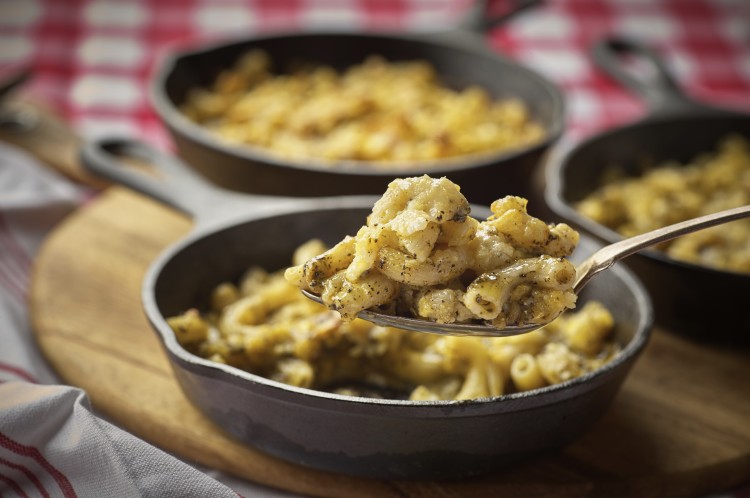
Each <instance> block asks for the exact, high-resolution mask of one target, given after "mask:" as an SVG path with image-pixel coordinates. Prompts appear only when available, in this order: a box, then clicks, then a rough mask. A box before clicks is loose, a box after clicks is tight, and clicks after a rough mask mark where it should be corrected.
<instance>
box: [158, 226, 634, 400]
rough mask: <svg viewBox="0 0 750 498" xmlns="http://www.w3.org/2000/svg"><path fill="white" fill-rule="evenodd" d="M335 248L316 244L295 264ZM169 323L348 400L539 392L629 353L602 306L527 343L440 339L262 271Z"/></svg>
mask: <svg viewBox="0 0 750 498" xmlns="http://www.w3.org/2000/svg"><path fill="white" fill-rule="evenodd" d="M325 250H326V248H325V246H323V244H322V243H321V242H320V241H317V240H312V241H310V242H308V243H306V244H304V245H302V246H301V247H300V248H299V249H298V250H297V252H296V254H295V256H294V261H293V263H295V264H300V263H301V262H303V261H307V260H309V259H310V258H312V257H313V256H315V255H317V254H320V253H324V252H325ZM168 323H169V325H170V326H171V327H172V329H173V330H174V332H175V334H176V336H177V338H178V340H179V342H180V343H181V344H182V345H183V347H185V348H186V349H187V350H188V351H190V352H192V353H194V354H196V355H199V356H201V357H203V358H207V359H209V360H212V361H216V362H220V363H224V364H228V365H232V366H234V367H237V368H241V369H244V370H246V371H248V372H252V373H255V374H257V375H261V376H264V377H267V378H269V379H273V380H276V381H279V382H283V383H286V384H289V385H293V386H299V387H305V388H311V389H317V390H325V391H332V392H336V393H340V394H346V395H360V396H362V395H367V396H375V395H379V396H381V397H382V396H383V394H382V393H383V392H386V393H388V392H393V391H397V392H400V393H404V395H403V396H405V397H408V398H409V399H412V400H452V399H472V398H481V397H488V396H499V395H502V394H506V393H513V392H518V391H525V390H530V389H536V388H540V387H543V386H547V385H551V384H555V383H559V382H564V381H566V380H569V379H573V378H575V377H577V376H580V375H583V374H585V373H587V372H591V371H593V370H595V369H596V368H598V367H600V366H601V365H603V364H604V363H606V362H607V361H609V360H610V359H611V358H613V357H614V356H615V355H616V354H617V352H618V349H619V348H618V346H617V344H616V343H614V341H613V339H612V331H613V329H614V320H613V318H612V315H611V314H610V313H609V311H607V309H606V308H605V307H604V306H602V305H601V304H600V303H598V302H588V303H587V304H586V305H584V306H582V307H581V309H580V310H578V311H576V312H574V313H569V314H566V315H563V316H561V317H559V318H558V319H557V320H555V321H553V322H552V323H550V324H548V325H546V326H545V327H543V328H541V329H538V330H536V331H534V332H530V333H528V334H524V335H519V336H513V337H507V338H505V337H503V338H476V337H453V336H438V335H433V334H423V333H419V332H410V331H404V330H399V329H394V328H387V327H380V326H375V325H373V324H371V323H369V322H365V321H363V320H361V319H354V320H351V321H346V320H343V319H342V318H341V316H340V315H339V314H338V313H337V312H335V311H331V310H329V309H327V308H326V307H324V306H322V305H320V304H317V303H315V302H313V301H311V300H309V299H307V298H305V297H304V296H302V294H301V293H300V292H299V289H297V287H295V286H293V285H292V284H290V283H288V282H287V281H286V279H285V278H284V276H283V271H276V272H272V273H269V272H267V271H265V270H263V269H260V268H251V269H250V270H248V271H247V273H246V274H245V276H244V277H243V278H242V279H241V281H240V282H237V283H231V282H226V283H222V284H221V285H219V286H217V287H216V288H215V289H214V291H213V294H212V298H211V307H210V309H208V310H203V311H202V312H199V311H198V310H196V309H190V310H188V311H186V312H185V313H184V314H182V315H179V316H174V317H171V318H169V319H168ZM363 386H365V387H363ZM366 386H373V387H374V389H370V388H368V387H366Z"/></svg>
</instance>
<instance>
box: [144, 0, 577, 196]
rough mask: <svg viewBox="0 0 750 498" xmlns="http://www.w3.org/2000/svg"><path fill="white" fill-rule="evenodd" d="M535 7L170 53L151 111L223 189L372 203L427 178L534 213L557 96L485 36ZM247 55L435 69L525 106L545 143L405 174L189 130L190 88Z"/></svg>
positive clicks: (521, 2)
mask: <svg viewBox="0 0 750 498" xmlns="http://www.w3.org/2000/svg"><path fill="white" fill-rule="evenodd" d="M537 3H539V0H518V1H516V2H514V3H513V4H514V6H513V8H512V9H511V11H510V12H507V13H505V14H503V15H500V16H494V17H491V18H488V17H487V16H485V12H486V6H485V3H484V2H475V3H474V4H473V7H472V8H470V9H469V12H468V14H467V16H466V18H465V20H464V21H463V22H462V23H460V26H459V27H457V28H454V29H452V30H446V31H442V32H437V33H413V34H404V33H385V32H379V33H355V32H347V31H344V30H332V31H315V32H297V33H293V34H270V35H266V36H261V37H253V38H248V39H242V40H238V41H237V40H235V41H231V42H224V43H220V44H216V45H211V46H201V47H199V48H196V49H192V50H186V51H182V52H176V53H173V54H171V55H170V56H168V57H166V58H165V60H163V61H162V63H161V65H160V67H159V68H158V70H157V71H156V73H155V76H154V78H153V81H152V86H151V96H152V102H153V105H154V108H155V110H156V112H157V114H158V115H159V117H160V119H161V120H162V121H163V123H164V124H165V125H166V127H167V128H168V130H169V132H170V133H171V135H172V137H173V139H174V142H175V145H176V147H177V150H178V153H179V155H180V156H181V157H183V158H185V160H186V161H187V162H188V163H189V164H190V165H192V166H193V167H194V168H196V169H197V170H198V171H199V172H200V173H201V174H203V175H204V176H205V177H207V178H208V179H209V180H211V181H212V182H214V183H216V184H217V185H220V186H223V187H226V188H229V189H233V190H238V191H243V192H251V193H263V194H270V195H290V196H306V197H310V196H329V195H346V194H376V193H382V192H384V191H385V187H386V186H387V184H388V183H389V182H390V181H391V180H393V179H394V178H398V177H404V176H415V175H419V174H423V173H426V174H430V175H432V176H447V177H449V178H450V179H451V180H453V181H454V182H457V183H458V184H460V185H461V186H462V191H463V192H464V194H465V195H466V197H467V198H468V199H470V200H471V201H472V202H476V203H489V202H491V201H493V200H495V199H497V198H499V197H500V196H502V195H505V194H514V195H521V196H526V197H531V199H530V200H531V202H530V205H532V206H533V205H535V204H536V205H541V204H540V203H538V202H535V199H533V197H534V195H533V194H536V193H537V192H538V189H532V187H531V178H532V176H533V174H534V171H535V168H536V166H537V164H538V163H539V161H540V158H541V157H542V154H543V153H544V152H545V151H546V150H547V149H548V147H549V146H550V145H551V144H552V143H553V142H554V141H555V140H556V139H557V138H558V137H559V136H560V135H561V133H562V131H563V127H564V106H563V97H562V95H561V92H560V91H559V90H558V88H557V87H555V86H554V85H553V84H551V83H550V82H549V81H547V80H546V79H545V78H543V77H541V76H540V75H539V74H537V73H536V72H534V71H532V70H530V69H528V68H526V67H524V66H522V65H520V64H518V63H516V62H513V61H511V60H509V59H507V58H505V57H503V56H502V55H500V54H498V53H496V52H495V51H493V50H492V49H491V48H489V47H488V46H487V45H486V44H485V43H484V40H483V35H484V33H485V32H486V30H488V29H490V28H491V27H493V26H497V25H498V24H500V23H503V22H507V21H508V20H509V19H510V18H512V17H513V16H514V15H516V14H518V13H520V12H522V11H524V10H526V9H527V8H529V7H533V5H534V4H537ZM250 49H262V50H264V51H265V52H266V53H267V54H268V55H269V56H270V59H271V60H272V61H273V64H274V67H277V68H284V67H286V66H288V65H289V64H290V63H293V62H294V61H299V60H307V61H314V62H315V63H316V64H323V65H328V66H331V67H333V68H335V69H338V70H341V69H344V68H347V67H351V66H352V65H355V64H359V63H361V62H362V61H363V60H364V59H366V58H367V57H368V56H371V55H373V54H378V55H381V56H383V57H384V58H385V59H387V60H388V61H406V60H424V61H427V62H428V63H430V64H431V65H432V66H434V68H435V70H436V72H437V74H438V76H439V78H440V80H441V83H442V84H443V85H447V86H449V87H451V88H454V89H463V88H465V87H467V86H470V85H476V86H479V87H481V88H483V89H485V90H486V91H487V92H488V93H489V95H490V97H492V98H494V99H499V98H515V99H519V100H521V101H522V102H524V103H525V104H526V105H527V106H528V107H529V110H530V113H531V116H532V119H534V120H535V121H536V122H537V123H539V124H540V125H541V126H542V127H543V128H544V131H545V135H544V138H543V139H542V140H541V141H540V142H538V143H536V144H534V145H531V146H527V147H523V148H519V149H514V150H509V151H498V152H491V153H487V154H482V155H476V156H466V157H463V158H462V157H460V156H458V157H455V158H449V159H442V160H438V161H435V162H424V163H417V164H413V165H407V166H403V167H402V166H397V165H392V166H391V165H389V166H386V167H383V166H382V165H381V166H380V167H378V166H376V165H374V164H372V163H368V162H366V161H338V162H335V163H333V164H328V163H324V162H322V161H320V160H315V159H310V160H296V159H286V158H280V157H279V156H278V155H275V154H272V153H269V152H268V151H266V150H264V149H262V148H258V147H251V146H246V145H233V144H229V143H227V142H226V141H222V140H220V139H218V138H217V137H216V136H215V135H214V134H212V133H211V132H209V131H208V130H207V129H205V128H204V127H202V126H200V125H198V124H196V123H194V122H192V121H190V120H189V119H188V118H187V117H186V116H185V115H184V114H183V113H182V112H181V111H180V106H181V105H182V104H184V103H185V100H186V96H187V94H188V92H189V91H190V90H191V89H194V88H196V87H204V86H207V85H209V84H211V83H212V82H213V81H214V80H215V79H216V77H217V75H218V74H219V73H220V72H221V71H222V70H226V69H228V68H230V67H231V66H232V65H233V64H234V63H235V62H236V61H237V60H238V58H240V57H241V56H242V55H243V54H245V53H246V52H247V51H248V50H250ZM532 190H533V191H532ZM540 201H541V199H540Z"/></svg>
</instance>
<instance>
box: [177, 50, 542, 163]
mask: <svg viewBox="0 0 750 498" xmlns="http://www.w3.org/2000/svg"><path fill="white" fill-rule="evenodd" d="M272 65H273V63H272V61H271V59H270V57H269V56H268V54H267V53H266V52H263V51H261V50H252V51H250V52H248V53H247V54H245V55H244V56H242V57H241V58H240V59H239V60H238V61H237V64H236V65H235V67H233V68H230V69H227V70H225V71H223V72H222V73H221V74H220V75H219V76H218V78H217V79H216V81H215V82H214V83H213V84H212V85H211V87H209V88H194V89H192V90H191V91H190V92H189V93H188V95H187V98H186V102H185V104H184V106H183V107H182V109H181V110H182V112H183V113H184V114H185V115H186V116H187V117H188V118H189V119H191V120H192V121H194V122H195V123H197V124H199V125H201V126H203V127H204V128H206V129H207V130H209V131H211V132H212V133H213V134H214V135H215V136H217V137H219V138H221V139H222V140H224V141H226V142H229V143H232V144H241V145H250V146H256V147H262V148H264V149H265V150H266V151H268V152H271V153H274V154H276V155H279V156H281V157H284V158H291V159H303V160H304V159H317V160H322V161H325V162H335V161H339V160H346V161H367V162H371V163H377V164H378V165H381V166H384V167H388V165H390V164H396V165H399V166H403V165H407V166H408V165H410V164H415V166H416V165H418V164H420V163H423V162H425V161H435V160H440V159H445V158H451V157H459V156H468V155H472V154H487V153H494V152H498V151H505V150H513V149H521V148H525V147H529V146H531V145H534V144H536V143H539V142H541V141H542V140H543V139H544V138H545V135H546V132H545V130H544V128H543V127H542V126H541V125H540V124H538V123H537V122H535V121H534V120H533V119H532V116H531V111H530V110H529V108H528V106H526V105H525V104H524V103H523V102H521V101H520V100H519V99H511V98H506V99H502V100H493V99H492V98H491V96H490V95H489V94H488V92H487V91H486V90H484V89H482V88H479V87H477V86H472V87H468V88H465V89H462V90H453V89H451V88H449V87H447V86H445V85H443V84H442V83H441V82H440V81H439V76H438V74H437V72H436V70H435V68H434V67H433V66H432V65H431V64H430V63H428V62H427V61H422V60H413V61H397V62H396V61H394V62H391V61H386V60H385V59H384V58H382V57H378V56H372V57H369V58H368V59H366V60H364V61H363V62H362V63H360V64H355V65H354V66H351V67H349V68H348V69H346V70H345V71H337V70H335V69H334V68H332V67H328V66H321V65H318V66H310V65H307V66H305V67H300V68H297V70H294V71H291V72H290V73H288V74H274V73H273V71H272V70H273V68H272Z"/></svg>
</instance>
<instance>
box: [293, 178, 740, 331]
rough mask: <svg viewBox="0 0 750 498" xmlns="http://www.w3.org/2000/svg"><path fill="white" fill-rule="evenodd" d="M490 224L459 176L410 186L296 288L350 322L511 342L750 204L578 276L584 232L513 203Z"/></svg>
mask: <svg viewBox="0 0 750 498" xmlns="http://www.w3.org/2000/svg"><path fill="white" fill-rule="evenodd" d="M490 209H491V211H492V215H491V216H490V217H488V218H487V220H485V221H481V222H480V221H478V220H476V219H474V218H471V217H470V216H469V212H470V206H469V203H468V201H467V200H466V198H465V197H464V196H463V195H462V194H461V192H460V188H459V187H458V186H457V185H456V184H454V183H453V182H451V181H450V180H448V179H447V178H439V179H433V178H430V177H428V176H426V175H425V176H422V177H414V178H405V179H398V180H394V181H393V182H391V184H390V185H389V186H388V189H387V190H386V192H385V194H384V195H383V196H382V197H381V198H380V199H379V200H378V201H377V202H376V203H375V205H374V207H373V211H372V213H371V214H370V215H369V216H368V217H367V223H366V225H365V226H363V227H362V228H360V229H359V231H358V232H357V234H356V235H355V236H347V237H345V238H344V239H343V240H342V241H341V242H339V243H338V244H336V245H334V246H333V247H331V248H330V249H328V250H327V251H325V252H323V253H322V254H320V255H318V256H316V257H314V258H312V259H310V260H308V261H306V262H305V263H303V264H301V265H298V266H293V267H291V268H289V269H288V270H287V271H286V273H285V277H286V279H287V280H288V281H289V282H291V283H293V284H295V285H297V286H298V287H300V288H301V289H302V292H303V293H304V294H305V295H306V296H307V297H309V298H310V299H313V300H315V301H318V302H320V303H322V304H324V305H325V306H327V307H328V308H330V309H334V310H337V311H338V312H339V313H340V314H341V317H342V319H344V320H353V319H354V318H355V317H360V318H363V319H365V320H368V321H370V322H373V323H375V324H377V325H382V326H388V327H397V328H401V329H408V330H416V331H421V332H432V333H438V334H447V335H477V336H494V337H500V336H511V335H517V334H523V333H526V332H530V331H532V330H535V329H537V328H539V327H542V326H543V325H545V324H547V323H549V322H551V321H552V320H554V319H555V318H557V317H558V316H559V315H560V314H562V313H563V312H564V311H565V310H567V309H572V308H574V307H575V303H576V299H577V296H578V293H579V292H580V291H581V289H583V287H584V286H585V285H586V284H587V283H588V282H589V281H590V280H591V278H592V277H593V276H594V275H596V274H597V273H599V272H601V271H603V270H606V269H607V268H610V267H611V266H612V265H613V264H614V263H616V262H617V261H619V260H621V259H623V258H625V257H627V256H629V255H631V254H634V253H636V252H638V251H640V250H643V249H645V248H647V247H650V246H653V245H655V244H658V243H660V242H664V241H666V240H670V239H672V238H675V237H679V236H680V235H684V234H687V233H690V232H694V231H697V230H700V229H703V228H707V227H710V226H714V225H718V224H721V223H726V222H728V221H732V220H735V219H739V218H743V217H747V216H750V206H745V207H741V208H735V209H730V210H726V211H722V212H719V213H715V214H712V215H708V216H703V217H701V218H696V219H693V220H688V221H685V222H681V223H677V224H674V225H670V226H667V227H664V228H660V229H657V230H654V231H652V232H648V233H645V234H642V235H639V236H636V237H631V238H628V239H625V240H622V241H620V242H617V243H615V244H611V245H608V246H606V247H603V248H602V249H600V250H599V251H597V252H595V253H594V254H592V255H591V256H590V257H589V258H588V259H587V260H585V261H583V262H582V263H581V264H580V265H579V266H578V268H576V267H575V266H574V265H573V263H571V262H570V261H569V260H568V259H567V257H568V256H570V254H571V253H572V252H573V250H574V249H575V247H576V245H577V244H578V239H579V235H578V233H577V232H576V231H575V230H573V229H572V228H571V227H569V226H568V225H566V224H564V223H560V224H547V223H545V222H543V221H541V220H539V219H538V218H535V217H533V216H531V215H529V214H528V213H527V212H526V199H523V198H520V197H513V196H507V197H504V198H502V199H498V200H497V201H495V202H493V203H492V205H491V206H490Z"/></svg>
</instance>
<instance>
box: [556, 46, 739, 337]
mask: <svg viewBox="0 0 750 498" xmlns="http://www.w3.org/2000/svg"><path fill="white" fill-rule="evenodd" d="M626 56H628V57H631V58H635V59H636V60H637V61H638V62H640V63H641V64H646V66H647V67H650V69H651V74H652V76H650V77H648V76H643V73H638V72H636V71H634V70H633V68H632V66H626V65H625V62H624V58H625V57H626ZM593 57H594V60H595V62H596V63H597V64H598V65H599V66H600V67H601V68H602V69H604V70H605V71H606V72H607V73H608V74H609V75H611V76H613V77H614V78H615V79H616V80H618V81H619V82H620V83H622V84H624V85H625V86H626V87H627V88H629V89H631V90H633V91H635V92H636V93H638V94H639V95H641V96H642V97H643V98H644V99H645V101H646V103H647V105H648V107H649V109H650V111H649V112H648V114H647V116H646V117H645V118H643V119H641V120H639V121H636V122H634V123H632V124H630V125H627V126H622V127H618V128H616V129H613V130H610V131H607V132H604V133H601V134H598V135H596V136H593V137H591V138H589V139H587V140H585V141H583V142H581V143H579V144H572V143H566V144H563V143H561V144H560V146H559V147H557V148H556V149H555V150H554V151H553V152H552V153H551V154H550V157H549V160H548V162H547V164H546V168H545V169H546V171H545V173H546V192H545V197H546V202H547V205H548V206H549V208H550V209H551V210H552V211H553V212H554V213H555V214H556V215H559V216H561V217H562V218H563V219H565V220H567V221H568V222H570V223H571V224H573V225H575V226H576V227H578V228H580V229H583V230H585V231H587V232H589V233H591V234H593V235H595V236H596V237H598V238H600V239H602V240H605V241H607V242H615V241H617V240H621V239H622V236H621V235H619V234H618V233H617V232H615V231H614V230H612V229H609V228H607V227H605V226H603V225H601V224H599V223H597V222H595V221H593V220H592V219H590V218H588V217H586V216H584V215H582V214H581V213H580V212H579V211H578V210H577V209H576V204H577V203H578V202H580V201H581V200H582V199H583V198H585V197H586V196H588V195H589V194H591V193H592V192H593V191H594V190H595V189H596V188H598V187H599V186H600V185H601V182H602V180H603V178H604V177H605V174H606V172H607V169H608V168H609V167H611V166H612V165H617V166H619V167H622V168H624V170H625V172H626V173H627V175H628V176H636V175H638V174H639V173H641V172H642V167H643V165H644V164H653V165H657V164H661V163H663V162H665V161H679V162H680V163H681V164H686V163H688V162H690V161H691V160H692V159H694V158H695V157H696V156H697V155H699V154H702V153H706V152H709V151H712V150H715V149H716V147H717V145H718V144H719V142H720V141H721V140H722V139H723V138H724V137H726V136H728V135H730V134H736V135H739V136H741V137H744V138H745V139H746V140H750V115H747V114H742V113H737V112H733V111H729V110H725V109H719V108H715V107H710V106H707V105H703V104H701V103H698V102H695V101H693V100H691V99H690V98H689V97H687V96H686V95H684V94H683V93H682V92H681V91H680V89H679V88H678V85H677V84H676V83H675V82H674V80H673V79H672V77H671V76H670V74H669V72H668V70H667V68H666V67H665V65H664V63H663V61H661V60H660V59H659V57H658V56H657V55H656V54H655V53H654V52H653V51H651V50H650V49H649V48H647V47H645V46H642V45H640V44H638V43H636V42H633V41H631V40H626V39H609V40H604V41H602V42H601V43H598V44H597V45H596V46H595V47H594V50H593ZM626 264H627V265H629V266H631V267H632V268H633V269H634V270H635V271H636V273H637V274H638V275H639V276H640V277H641V279H642V280H643V281H644V283H645V285H646V287H647V288H648V290H649V291H650V293H651V295H652V298H653V300H654V307H655V310H656V320H657V323H659V324H661V325H663V326H665V327H667V328H668V329H670V330H673V331H676V332H680V333H685V334H687V335H689V336H692V337H695V338H699V339H703V340H709V341H716V342H729V343H731V344H740V343H742V344H745V345H747V344H750V336H749V335H748V331H750V314H748V313H747V311H746V309H747V296H750V275H748V274H743V273H739V272H732V271H725V270H719V269H712V268H709V267H707V266H702V265H697V264H692V263H687V262H683V261H678V260H676V259H674V258H671V257H669V256H667V255H666V254H665V253H664V252H661V251H657V250H649V251H644V252H643V253H640V254H638V255H636V256H634V257H633V258H631V259H630V260H628V261H627V263H626Z"/></svg>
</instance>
